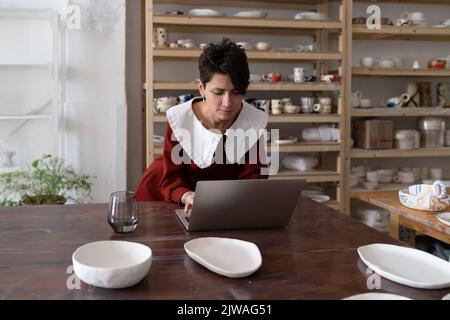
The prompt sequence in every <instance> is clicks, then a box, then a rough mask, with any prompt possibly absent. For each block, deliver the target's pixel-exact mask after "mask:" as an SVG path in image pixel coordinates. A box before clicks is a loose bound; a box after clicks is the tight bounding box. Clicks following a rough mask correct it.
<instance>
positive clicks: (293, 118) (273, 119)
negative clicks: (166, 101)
mask: <svg viewBox="0 0 450 320" xmlns="http://www.w3.org/2000/svg"><path fill="white" fill-rule="evenodd" d="M153 121H154V122H157V123H165V122H166V121H167V118H166V115H165V114H164V113H159V114H155V115H153ZM340 121H341V116H340V115H338V114H333V115H319V114H292V115H287V114H284V115H279V116H278V115H276V116H274V115H270V116H269V123H339V122H340Z"/></svg>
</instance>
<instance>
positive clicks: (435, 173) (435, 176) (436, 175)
mask: <svg viewBox="0 0 450 320" xmlns="http://www.w3.org/2000/svg"><path fill="white" fill-rule="evenodd" d="M430 178H431V179H432V180H441V179H442V169H441V168H431V169H430Z"/></svg>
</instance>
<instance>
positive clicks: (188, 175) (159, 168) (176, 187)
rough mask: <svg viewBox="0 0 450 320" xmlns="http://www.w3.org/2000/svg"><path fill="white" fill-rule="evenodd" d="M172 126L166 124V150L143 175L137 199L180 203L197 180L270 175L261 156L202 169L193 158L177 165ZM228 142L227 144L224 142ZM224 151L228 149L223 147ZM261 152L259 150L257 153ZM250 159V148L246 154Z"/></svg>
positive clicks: (265, 177)
mask: <svg viewBox="0 0 450 320" xmlns="http://www.w3.org/2000/svg"><path fill="white" fill-rule="evenodd" d="M171 136H172V128H171V127H170V125H169V123H167V124H166V130H165V134H164V153H163V156H161V157H159V158H158V159H156V160H155V161H153V163H152V164H151V165H150V167H149V168H148V169H147V170H146V171H145V172H144V175H143V176H142V177H141V179H140V181H139V183H138V186H137V188H136V200H137V201H168V202H174V203H178V204H180V205H181V197H182V196H183V194H184V193H185V192H188V191H195V185H196V184H197V182H198V181H205V180H239V179H267V176H262V175H261V173H260V169H261V168H262V167H264V165H263V164H261V162H260V161H259V159H258V163H257V164H248V163H247V162H248V161H246V164H217V163H213V164H212V165H211V166H209V167H207V168H204V169H201V168H199V167H198V166H197V165H196V164H195V163H194V162H192V161H191V163H190V164H180V165H175V164H174V163H173V162H172V161H171V157H170V156H171V153H172V149H173V148H174V147H175V146H176V145H178V144H179V142H178V141H171ZM224 145H225V144H224ZM223 152H224V153H225V150H224V151H223ZM258 154H259V153H258ZM246 160H248V152H247V154H246Z"/></svg>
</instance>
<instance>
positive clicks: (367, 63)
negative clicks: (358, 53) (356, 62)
mask: <svg viewBox="0 0 450 320" xmlns="http://www.w3.org/2000/svg"><path fill="white" fill-rule="evenodd" d="M360 64H361V67H365V68H370V67H373V66H375V65H377V64H378V58H374V57H363V58H361V60H360Z"/></svg>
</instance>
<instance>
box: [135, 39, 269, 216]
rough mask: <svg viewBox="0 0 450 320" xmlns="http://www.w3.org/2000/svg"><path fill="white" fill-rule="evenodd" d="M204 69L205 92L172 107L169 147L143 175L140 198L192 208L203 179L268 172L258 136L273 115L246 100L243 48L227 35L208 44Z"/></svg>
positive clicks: (201, 67)
mask: <svg viewBox="0 0 450 320" xmlns="http://www.w3.org/2000/svg"><path fill="white" fill-rule="evenodd" d="M199 71H200V80H199V81H198V90H199V92H200V97H197V98H194V99H192V100H191V101H188V102H186V103H183V104H180V105H177V106H174V107H172V108H170V109H169V110H168V111H167V120H168V123H167V125H166V130H165V135H164V138H165V142H164V153H163V156H162V157H160V158H158V159H156V160H155V161H154V162H153V163H152V165H151V166H150V167H149V168H148V169H147V170H146V172H145V173H144V175H143V177H142V178H141V180H140V181H139V184H138V186H137V190H136V199H137V200H138V201H170V202H174V203H178V204H180V205H181V204H184V206H185V211H186V212H187V211H188V210H189V209H190V208H191V207H192V205H193V203H194V198H195V192H194V190H195V186H196V183H197V182H198V181H202V180H237V179H261V178H267V176H263V175H262V174H261V168H262V167H264V165H263V164H262V162H263V161H261V160H262V159H263V157H264V152H265V149H264V150H263V148H262V147H261V144H260V143H259V142H260V140H261V138H262V134H263V132H264V129H265V127H266V125H267V121H268V117H267V115H266V114H265V113H264V112H262V111H260V110H258V109H256V108H255V107H254V106H252V105H250V104H248V103H246V102H245V101H244V95H245V94H246V93H247V88H248V85H249V76H250V72H249V67H248V62H247V56H246V54H245V51H244V49H242V48H240V47H239V46H237V45H236V44H235V43H233V42H231V41H229V40H228V39H224V40H223V41H222V42H220V43H217V44H208V45H207V46H206V47H205V48H204V50H203V53H202V55H201V56H200V59H199ZM242 134H247V135H246V136H245V138H243V137H242ZM260 151H261V154H260V153H259V152H260ZM255 155H256V157H255Z"/></svg>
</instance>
